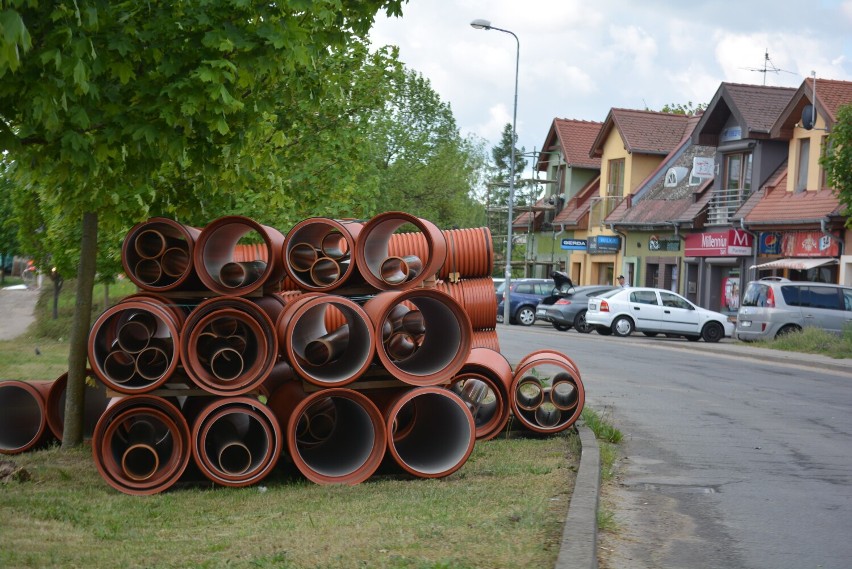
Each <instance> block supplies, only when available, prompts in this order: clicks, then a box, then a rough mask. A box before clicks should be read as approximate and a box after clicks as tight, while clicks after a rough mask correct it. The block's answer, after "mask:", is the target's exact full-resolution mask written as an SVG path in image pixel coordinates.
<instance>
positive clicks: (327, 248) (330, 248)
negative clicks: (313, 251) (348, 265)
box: [320, 231, 349, 261]
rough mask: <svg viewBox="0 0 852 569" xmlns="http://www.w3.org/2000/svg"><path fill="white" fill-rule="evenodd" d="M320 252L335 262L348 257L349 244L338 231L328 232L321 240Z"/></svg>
mask: <svg viewBox="0 0 852 569" xmlns="http://www.w3.org/2000/svg"><path fill="white" fill-rule="evenodd" d="M320 250H321V251H322V254H323V255H325V256H326V257H330V258H332V259H334V260H336V261H337V260H340V259H343V258H344V257H347V256H348V255H349V243H348V242H347V241H346V238H345V237H344V236H343V234H342V233H340V232H339V231H329V232H328V233H327V234H326V235H325V237H323V238H322V243H321V245H320Z"/></svg>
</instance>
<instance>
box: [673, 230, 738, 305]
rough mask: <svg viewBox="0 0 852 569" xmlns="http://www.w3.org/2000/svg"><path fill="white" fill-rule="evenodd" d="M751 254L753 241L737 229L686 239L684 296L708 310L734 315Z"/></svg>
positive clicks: (702, 234) (690, 236) (688, 236)
mask: <svg viewBox="0 0 852 569" xmlns="http://www.w3.org/2000/svg"><path fill="white" fill-rule="evenodd" d="M753 251H754V238H753V237H752V235H751V234H749V233H747V232H745V231H741V230H739V229H727V230H724V231H710V232H705V233H692V234H690V235H687V236H686V240H685V242H684V273H685V274H684V278H683V280H684V296H686V297H687V298H688V299H689V300H691V301H693V302H694V303H696V304H698V305H699V306H702V307H704V308H707V309H709V310H716V311H718V312H722V313H723V314H728V315H731V316H733V315H735V314H736V313H737V310H738V309H739V306H740V302H739V299H740V289H741V288H742V286H743V284H744V282H743V280H745V281H747V280H748V273H747V272H746V271H747V270H748V268H749V266H750V265H751V260H752V253H753Z"/></svg>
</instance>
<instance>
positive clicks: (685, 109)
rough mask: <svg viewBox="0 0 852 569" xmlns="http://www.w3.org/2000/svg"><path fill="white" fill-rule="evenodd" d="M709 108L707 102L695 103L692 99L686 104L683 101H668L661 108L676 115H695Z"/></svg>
mask: <svg viewBox="0 0 852 569" xmlns="http://www.w3.org/2000/svg"><path fill="white" fill-rule="evenodd" d="M706 108H707V103H699V104H698V105H693V104H692V101H687V102H686V104H683V103H666V104H665V105H663V108H662V109H660V112H661V113H671V114H675V115H688V116H693V115H696V114H698V113H699V112H704V110H705V109H706Z"/></svg>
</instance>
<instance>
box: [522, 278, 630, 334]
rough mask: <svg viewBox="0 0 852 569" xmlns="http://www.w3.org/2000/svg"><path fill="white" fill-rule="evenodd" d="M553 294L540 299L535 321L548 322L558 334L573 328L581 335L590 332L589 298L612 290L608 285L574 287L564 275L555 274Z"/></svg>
mask: <svg viewBox="0 0 852 569" xmlns="http://www.w3.org/2000/svg"><path fill="white" fill-rule="evenodd" d="M553 280H554V282H555V283H556V289H555V290H554V294H552V295H551V296H548V297H547V298H544V299H542V301H541V302H540V303H539V304H538V307H537V308H536V310H535V317H536V320H544V321H545V322H550V323H551V324H552V325H553V327H554V328H556V329H557V330H559V331H560V332H564V331H566V330H570V329H571V328H574V329H575V330H577V332H580V333H581V334H588V333H589V332H591V331H592V329H591V328H589V326H588V325H587V324H586V308H587V307H588V305H589V297H590V296H597V295H599V294H603V293H605V292H609V291H611V290H613V289H614V288H615V287H613V286H609V285H586V286H574V284H573V283H572V282H571V279H569V278H568V277H567V275H565V273H555V275H554V277H553Z"/></svg>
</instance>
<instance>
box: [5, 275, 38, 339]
mask: <svg viewBox="0 0 852 569" xmlns="http://www.w3.org/2000/svg"><path fill="white" fill-rule="evenodd" d="M39 294H41V293H40V291H35V290H26V289H25V288H20V287H11V288H2V289H0V340H11V339H12V338H17V337H18V336H20V335H21V334H23V333H24V332H25V331H26V329H27V327H28V326H29V325H30V324H32V322H33V309H34V308H35V305H36V302H37V301H38V296H39Z"/></svg>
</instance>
